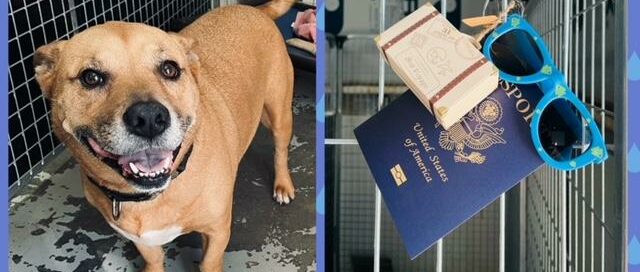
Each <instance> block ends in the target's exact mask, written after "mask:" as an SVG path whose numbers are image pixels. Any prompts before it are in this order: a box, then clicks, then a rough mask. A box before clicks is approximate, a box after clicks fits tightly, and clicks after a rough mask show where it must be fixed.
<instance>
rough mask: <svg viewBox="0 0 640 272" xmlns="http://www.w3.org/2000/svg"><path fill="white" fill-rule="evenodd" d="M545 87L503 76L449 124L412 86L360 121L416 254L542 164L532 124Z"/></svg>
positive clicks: (381, 183)
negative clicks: (509, 80) (511, 82)
mask: <svg viewBox="0 0 640 272" xmlns="http://www.w3.org/2000/svg"><path fill="white" fill-rule="evenodd" d="M525 87H526V88H528V89H524V90H523V88H525ZM505 88H506V89H505ZM540 95H541V92H540V91H539V90H538V89H536V88H535V86H533V85H527V86H515V85H511V86H508V84H506V83H505V82H501V83H500V87H499V88H497V89H496V91H494V92H493V93H492V94H491V95H490V96H489V97H487V98H486V99H485V100H484V101H482V102H481V103H480V104H478V106H476V107H475V108H474V109H473V110H472V111H470V112H469V113H468V114H467V115H466V116H465V117H464V118H463V119H462V120H461V122H460V123H458V124H456V125H454V126H453V127H451V128H450V129H449V130H448V131H446V130H443V128H442V127H441V126H439V125H438V122H437V121H436V119H435V118H434V117H433V115H431V113H429V111H428V110H427V109H426V108H425V107H424V106H423V105H422V104H421V103H420V101H419V100H418V99H417V98H416V97H415V96H414V95H413V93H412V92H410V91H407V92H405V93H404V94H403V95H401V96H400V97H399V98H397V99H396V100H394V101H393V102H391V103H390V104H389V105H388V106H386V107H385V108H384V109H382V110H381V111H380V112H378V113H377V114H375V115H374V116H373V117H371V118H370V119H369V120H367V121H365V122H364V123H363V124H362V125H360V126H358V127H357V128H356V129H355V136H356V138H357V140H358V143H359V145H360V148H361V149H362V153H363V154H364V157H365V159H366V161H367V164H368V165H369V168H370V170H371V172H372V173H373V176H374V178H375V181H376V183H377V184H378V188H380V191H381V192H382V196H383V198H384V200H385V203H386V206H387V208H388V209H389V212H390V213H391V216H392V217H393V220H394V222H395V224H396V228H397V229H398V231H399V233H400V236H401V237H402V240H403V241H404V245H405V246H406V248H407V251H408V253H409V255H410V256H411V259H415V258H416V257H417V256H419V255H420V254H421V253H422V252H424V251H425V250H427V249H428V248H429V247H431V246H432V245H433V244H434V243H436V242H437V241H438V239H440V238H443V237H444V236H446V235H447V234H448V233H450V232H451V231H453V230H454V229H455V228H456V227H458V226H459V225H460V224H462V223H464V222H465V221H466V220H468V219H469V218H471V217H472V216H473V215H474V214H476V213H478V212H479V211H480V210H481V209H482V208H484V207H486V206H487V205H489V204H490V203H492V202H493V201H494V200H495V199H497V198H498V197H499V196H500V194H501V193H503V192H505V191H507V190H508V189H510V188H511V187H513V186H514V185H516V184H517V183H518V182H519V181H520V180H522V179H523V178H524V177H526V176H527V175H529V174H530V173H532V172H533V171H535V170H536V169H537V168H538V167H540V166H541V165H542V164H543V161H542V160H541V159H540V158H539V156H538V154H537V153H536V151H535V150H534V147H533V144H532V142H531V134H530V133H531V132H530V129H529V124H528V121H530V120H529V119H530V117H531V116H530V115H531V111H532V110H533V109H534V106H535V103H537V101H538V100H539V98H540Z"/></svg>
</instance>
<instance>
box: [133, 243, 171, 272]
mask: <svg viewBox="0 0 640 272" xmlns="http://www.w3.org/2000/svg"><path fill="white" fill-rule="evenodd" d="M134 244H135V245H136V248H138V252H140V255H142V258H144V261H145V266H144V270H143V271H144V272H164V251H163V250H162V246H146V245H143V244H140V243H134Z"/></svg>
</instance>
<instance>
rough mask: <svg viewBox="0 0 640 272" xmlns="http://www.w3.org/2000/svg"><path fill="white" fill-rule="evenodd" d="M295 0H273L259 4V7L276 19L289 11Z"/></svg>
mask: <svg viewBox="0 0 640 272" xmlns="http://www.w3.org/2000/svg"><path fill="white" fill-rule="evenodd" d="M295 2H296V1H295V0H273V1H270V2H268V3H265V4H262V5H260V6H258V9H260V10H262V12H264V13H265V14H267V16H269V17H270V18H271V19H273V20H275V19H278V18H279V17H280V16H282V15H284V14H285V13H287V11H289V9H290V8H291V6H293V4H294V3H295Z"/></svg>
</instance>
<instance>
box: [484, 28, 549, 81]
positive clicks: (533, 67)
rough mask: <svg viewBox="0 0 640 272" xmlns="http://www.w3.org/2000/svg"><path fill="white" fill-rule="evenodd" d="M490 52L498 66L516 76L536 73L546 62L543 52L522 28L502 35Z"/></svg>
mask: <svg viewBox="0 0 640 272" xmlns="http://www.w3.org/2000/svg"><path fill="white" fill-rule="evenodd" d="M490 52H491V59H492V60H493V63H494V64H495V65H496V67H498V69H500V70H501V71H503V72H505V73H507V74H510V75H514V76H527V75H532V74H535V73H537V72H538V71H540V69H541V68H542V65H543V63H544V60H543V58H542V53H540V49H539V48H538V46H537V45H536V43H535V41H534V40H533V38H532V37H531V35H529V34H528V33H527V32H526V31H524V30H520V29H515V30H511V31H509V32H507V33H505V34H504V35H502V36H500V38H498V39H497V40H496V41H495V42H494V43H493V44H492V45H491V50H490Z"/></svg>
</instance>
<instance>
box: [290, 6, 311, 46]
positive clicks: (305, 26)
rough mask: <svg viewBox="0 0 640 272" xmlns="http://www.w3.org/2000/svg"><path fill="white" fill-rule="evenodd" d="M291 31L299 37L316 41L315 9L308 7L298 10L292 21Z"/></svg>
mask: <svg viewBox="0 0 640 272" xmlns="http://www.w3.org/2000/svg"><path fill="white" fill-rule="evenodd" d="M292 27H293V32H294V33H295V34H296V35H297V36H298V37H301V38H304V39H306V40H310V41H312V42H313V43H315V42H316V10H315V9H308V10H305V11H303V12H298V15H296V20H295V22H293V25H292Z"/></svg>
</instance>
